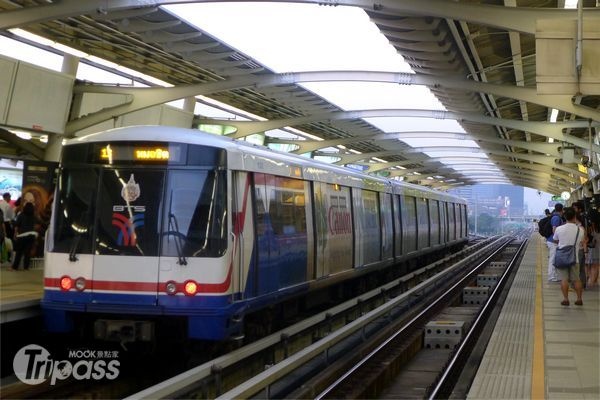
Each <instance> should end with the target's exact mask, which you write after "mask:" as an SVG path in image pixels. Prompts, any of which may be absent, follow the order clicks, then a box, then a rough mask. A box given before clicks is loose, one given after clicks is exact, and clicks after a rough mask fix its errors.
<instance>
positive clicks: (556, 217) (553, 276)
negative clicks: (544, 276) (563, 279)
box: [541, 203, 564, 282]
mask: <svg viewBox="0 0 600 400" xmlns="http://www.w3.org/2000/svg"><path fill="white" fill-rule="evenodd" d="M562 214H563V205H562V204H560V203H556V204H555V205H554V212H553V213H552V216H551V218H550V221H549V222H547V223H546V224H544V226H543V227H542V228H541V229H542V231H541V233H542V236H544V237H545V238H546V246H547V247H548V282H560V279H558V273H557V272H556V268H555V267H554V256H555V255H556V247H557V244H556V243H555V242H554V231H555V230H556V228H557V227H559V226H561V225H562V224H563V223H564V221H563V218H562ZM546 235H548V236H546Z"/></svg>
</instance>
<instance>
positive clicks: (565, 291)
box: [554, 207, 585, 306]
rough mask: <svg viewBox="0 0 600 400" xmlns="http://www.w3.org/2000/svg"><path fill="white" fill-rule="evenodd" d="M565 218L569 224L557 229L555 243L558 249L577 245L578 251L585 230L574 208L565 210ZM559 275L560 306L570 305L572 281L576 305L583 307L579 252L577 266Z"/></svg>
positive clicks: (562, 270)
mask: <svg viewBox="0 0 600 400" xmlns="http://www.w3.org/2000/svg"><path fill="white" fill-rule="evenodd" d="M564 216H565V219H566V220H567V223H566V224H564V225H561V226H559V227H557V228H556V230H555V231H554V241H556V243H558V246H557V248H562V247H565V246H572V245H573V244H575V250H577V249H579V247H580V246H581V243H582V242H583V238H584V236H585V230H584V229H583V227H581V226H579V225H578V224H577V217H576V215H575V210H574V209H573V208H572V207H567V208H565V210H564ZM578 232H579V233H578ZM575 240H577V243H575ZM558 273H559V275H560V278H561V282H560V290H561V292H562V295H563V301H562V302H561V303H560V304H562V305H563V306H568V305H569V281H571V282H573V286H574V287H575V293H576V294H577V300H576V301H575V305H578V306H582V305H583V299H582V298H581V295H582V294H583V286H582V284H581V279H579V252H577V251H576V252H575V264H573V265H572V266H571V267H569V268H565V269H559V270H558Z"/></svg>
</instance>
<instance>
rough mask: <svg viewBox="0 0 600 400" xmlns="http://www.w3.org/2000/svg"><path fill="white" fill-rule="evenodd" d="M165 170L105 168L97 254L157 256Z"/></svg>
mask: <svg viewBox="0 0 600 400" xmlns="http://www.w3.org/2000/svg"><path fill="white" fill-rule="evenodd" d="M163 180H164V172H163V171H158V170H149V169H144V170H140V169H131V168H123V169H106V170H104V171H103V172H102V178H101V181H100V186H99V187H100V189H99V193H98V206H97V208H96V213H97V214H96V222H97V234H96V249H95V251H96V254H106V255H129V256H135V255H139V256H157V255H158V236H159V221H160V218H159V215H160V211H161V210H160V205H161V202H162V191H163Z"/></svg>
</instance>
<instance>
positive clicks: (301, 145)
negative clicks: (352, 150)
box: [269, 131, 559, 154]
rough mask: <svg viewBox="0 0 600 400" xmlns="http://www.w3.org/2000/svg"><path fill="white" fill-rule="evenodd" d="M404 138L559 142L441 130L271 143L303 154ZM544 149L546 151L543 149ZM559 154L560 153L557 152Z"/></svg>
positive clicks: (551, 147)
mask: <svg viewBox="0 0 600 400" xmlns="http://www.w3.org/2000/svg"><path fill="white" fill-rule="evenodd" d="M402 139H457V140H473V141H475V142H489V143H497V144H500V145H503V146H514V147H521V148H523V149H527V150H532V151H537V152H540V153H552V152H553V151H556V152H558V147H559V144H558V143H555V144H552V143H528V142H523V141H518V140H507V139H502V138H499V137H490V136H489V135H486V134H477V133H471V134H469V133H463V132H441V131H408V132H390V133H378V134H375V135H372V136H371V135H369V136H367V135H365V136H354V137H350V138H339V139H331V140H321V141H319V140H285V139H272V138H270V139H269V143H280V144H291V145H295V146H298V149H296V150H294V151H292V153H296V154H302V153H307V152H311V151H315V150H318V149H323V148H327V147H333V146H337V145H339V144H341V145H347V144H350V143H355V142H361V141H363V140H369V141H383V140H402ZM540 149H543V150H544V151H541V150H540ZM557 154H558V153H557Z"/></svg>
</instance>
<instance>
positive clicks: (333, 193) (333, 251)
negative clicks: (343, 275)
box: [313, 182, 352, 279]
mask: <svg viewBox="0 0 600 400" xmlns="http://www.w3.org/2000/svg"><path fill="white" fill-rule="evenodd" d="M313 189H314V190H313V194H314V201H313V203H314V216H315V217H314V227H315V238H316V241H315V275H314V277H315V279H319V278H322V277H326V276H328V275H330V274H335V273H338V272H341V271H345V270H348V269H351V268H352V204H351V202H352V199H351V197H350V188H348V187H345V186H340V185H332V184H328V183H322V182H315V183H314V185H313Z"/></svg>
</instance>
